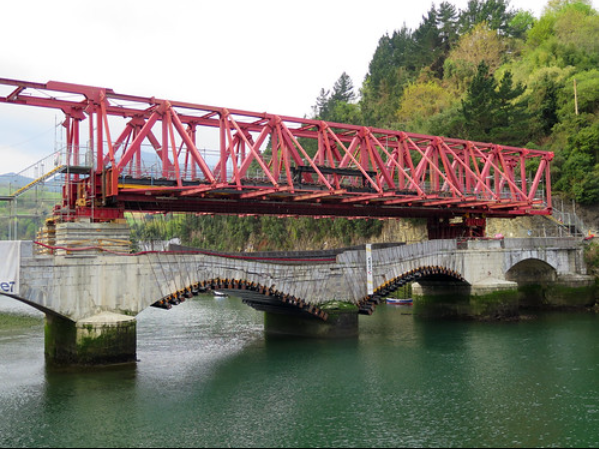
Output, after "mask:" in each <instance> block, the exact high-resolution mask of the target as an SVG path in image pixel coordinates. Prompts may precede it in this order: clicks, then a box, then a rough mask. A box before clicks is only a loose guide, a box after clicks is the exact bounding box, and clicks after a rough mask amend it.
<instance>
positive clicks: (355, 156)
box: [0, 79, 553, 235]
mask: <svg viewBox="0 0 599 451" xmlns="http://www.w3.org/2000/svg"><path fill="white" fill-rule="evenodd" d="M0 87H2V88H4V90H5V91H6V92H5V93H2V92H1V91H0V93H1V94H4V95H3V96H0V102H4V103H12V104H19V105H29V106H36V107H47V108H54V109H60V110H62V111H63V113H64V114H65V117H66V119H65V121H64V124H63V125H64V126H65V128H66V137H67V159H68V162H67V164H68V165H69V167H71V168H73V170H72V171H71V172H70V175H68V183H66V184H65V188H64V196H63V197H64V200H63V203H62V205H60V206H58V207H57V209H56V214H57V215H60V216H62V218H63V219H67V220H68V219H69V218H72V217H81V216H92V217H93V219H94V220H110V219H114V218H117V217H121V216H122V214H123V212H124V211H125V210H133V211H140V210H141V211H152V212H159V211H165V212H166V211H170V212H197V213H221V214H274V215H310V216H315V217H320V216H328V217H332V216H344V217H375V218H393V217H428V218H431V217H432V218H445V219H443V220H441V222H443V221H446V222H447V223H448V224H449V221H450V219H451V218H454V217H462V218H467V220H468V221H470V225H471V227H477V226H481V225H482V226H483V228H484V217H486V216H489V217H513V216H519V215H532V214H550V212H551V181H550V162H551V160H552V158H553V153H551V152H543V151H539V150H531V149H524V148H516V147H510V146H501V145H497V144H490V143H480V142H472V141H467V140H463V139H453V138H443V137H439V136H426V135H420V134H414V133H407V132H403V131H394V130H383V129H378V128H372V127H364V126H359V125H348V124H338V123H330V122H325V121H320V120H311V119H299V118H294V117H288V116H280V115H275V114H268V113H255V112H251V111H242V110H234V109H227V108H219V107H212V106H206V105H198V104H194V103H188V102H176V101H169V100H160V99H156V98H154V97H139V96H133V95H126V94H117V93H115V92H114V91H113V90H111V89H106V88H97V87H91V86H82V85H76V84H71V83H62V82H55V81H49V82H47V83H33V82H26V81H18V80H9V79H0ZM84 123H86V124H87V127H85V130H84V127H83V125H84ZM84 143H85V144H84ZM206 148H208V149H213V150H206ZM77 168H78V169H79V170H77ZM76 172H80V173H81V174H76ZM468 218H470V219H468ZM429 221H430V220H429ZM435 221H436V219H435ZM477 221H478V222H477ZM481 221H482V222H481ZM477 224H478V225H477ZM441 234H442V235H443V234H446V233H445V232H443V233H441Z"/></svg>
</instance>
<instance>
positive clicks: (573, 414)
mask: <svg viewBox="0 0 599 451" xmlns="http://www.w3.org/2000/svg"><path fill="white" fill-rule="evenodd" d="M0 299H2V298H0ZM0 308H2V309H5V308H6V306H5V305H3V304H1V303H0ZM15 308H16V309H17V310H18V311H19V312H20V313H22V311H20V310H19V309H20V307H15V306H12V305H11V306H10V307H9V309H10V310H11V315H14V313H15V312H14V309H15ZM24 308H25V309H29V307H24ZM410 313H411V309H410V308H409V307H408V308H406V307H396V306H385V305H381V306H379V307H378V308H377V311H376V312H375V314H374V315H373V316H370V317H367V316H365V317H360V335H359V337H358V338H355V339H344V340H333V341H328V340H305V339H294V338H286V339H281V338H278V337H277V338H273V337H268V336H265V334H264V332H263V321H262V319H263V318H262V314H261V313H259V312H256V311H254V310H252V309H250V308H249V307H247V306H245V305H243V304H242V303H241V301H240V300H239V299H236V298H228V299H223V300H216V299H213V298H211V297H209V296H201V297H198V298H194V299H192V300H188V301H186V302H185V303H183V304H181V305H180V306H177V307H175V308H173V309H172V310H169V311H164V310H156V309H148V310H146V311H144V312H142V313H141V314H140V315H139V316H138V358H139V362H137V363H136V364H134V365H125V366H117V367H111V368H107V369H103V370H98V369H95V370H93V371H83V370H69V371H64V370H56V369H52V368H46V367H45V365H44V361H43V327H42V325H41V320H40V317H39V316H36V315H35V314H34V315H31V316H30V317H29V318H30V320H29V321H30V322H29V323H26V324H17V325H16V326H14V325H13V326H11V327H7V326H6V323H2V322H0V362H2V364H1V365H0V377H1V379H2V381H3V384H2V385H0V416H1V417H2V418H3V419H4V421H3V422H0V446H2V447H57V448H62V447H91V448H94V447H169V448H172V447H252V448H253V447H266V448H275V447H286V448H289V447H366V448H371V447H428V448H430V447H441V448H448V447H500V448H501V447H596V446H599V388H598V387H597V383H596V381H597V376H598V372H599V352H598V351H599V349H598V348H599V327H597V326H598V325H599V319H598V318H597V317H596V316H594V315H588V314H560V315H545V316H542V317H539V318H538V319H537V320H534V321H528V322H520V323H474V322H458V321H452V322H444V321H435V320H420V319H418V318H414V317H412V316H411V315H410ZM0 315H1V314H0ZM3 324H4V325H3Z"/></svg>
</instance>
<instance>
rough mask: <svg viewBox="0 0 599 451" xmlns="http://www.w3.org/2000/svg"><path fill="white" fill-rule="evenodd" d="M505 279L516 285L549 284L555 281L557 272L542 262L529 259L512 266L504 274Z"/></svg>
mask: <svg viewBox="0 0 599 451" xmlns="http://www.w3.org/2000/svg"><path fill="white" fill-rule="evenodd" d="M505 279H506V280H509V281H512V282H516V283H517V284H518V285H538V284H545V283H551V282H555V281H556V280H557V270H556V269H555V268H554V267H553V266H551V265H550V264H549V263H547V262H545V261H543V260H539V259H536V258H529V259H526V260H522V261H520V262H518V263H516V264H515V265H514V266H512V267H511V268H510V269H509V270H508V271H507V272H506V273H505Z"/></svg>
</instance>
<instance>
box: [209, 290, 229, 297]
mask: <svg viewBox="0 0 599 451" xmlns="http://www.w3.org/2000/svg"><path fill="white" fill-rule="evenodd" d="M212 293H214V297H215V298H228V297H229V295H228V294H226V293H223V292H222V291H213V292H212Z"/></svg>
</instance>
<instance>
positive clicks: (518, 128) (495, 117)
mask: <svg viewBox="0 0 599 451" xmlns="http://www.w3.org/2000/svg"><path fill="white" fill-rule="evenodd" d="M524 89H525V88H524V86H522V85H521V84H517V85H514V82H513V78H512V74H511V72H510V71H506V72H505V74H504V76H503V78H502V80H501V82H500V83H499V84H498V83H497V81H496V80H495V78H494V77H493V76H492V75H491V74H490V73H489V67H488V66H487V64H486V63H485V62H484V61H482V62H481V63H480V64H479V65H478V71H477V73H476V75H475V76H474V78H473V79H472V82H471V83H470V86H469V87H468V92H467V95H466V99H464V100H463V101H462V114H463V116H464V119H465V125H466V132H467V134H468V138H469V139H472V140H475V141H484V142H495V143H498V144H508V145H520V146H521V145H524V143H526V142H527V141H528V136H527V135H528V121H529V120H530V115H529V114H528V112H527V105H526V103H525V102H524V101H523V100H520V101H518V98H519V97H520V96H521V95H522V94H523V93H524Z"/></svg>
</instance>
